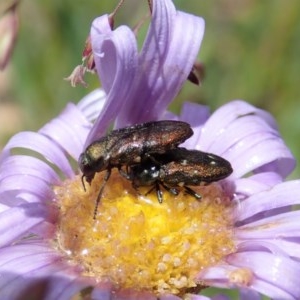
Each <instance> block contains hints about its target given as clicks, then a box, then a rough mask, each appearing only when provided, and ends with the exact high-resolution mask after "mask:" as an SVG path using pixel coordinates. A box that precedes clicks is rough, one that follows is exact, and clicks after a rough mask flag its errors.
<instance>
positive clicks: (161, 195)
mask: <svg viewBox="0 0 300 300" xmlns="http://www.w3.org/2000/svg"><path fill="white" fill-rule="evenodd" d="M155 189H156V196H157V200H158V202H159V203H160V204H161V203H162V202H163V192H162V191H161V189H160V186H159V182H158V181H156V182H155Z"/></svg>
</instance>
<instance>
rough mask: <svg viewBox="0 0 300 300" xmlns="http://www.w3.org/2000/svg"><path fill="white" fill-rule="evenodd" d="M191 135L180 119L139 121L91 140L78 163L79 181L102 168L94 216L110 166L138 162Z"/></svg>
mask: <svg viewBox="0 0 300 300" xmlns="http://www.w3.org/2000/svg"><path fill="white" fill-rule="evenodd" d="M192 135H193V130H192V129H191V127H190V125H189V124H188V123H185V122H182V121H172V120H165V121H155V122H148V123H143V124H138V125H134V126H130V127H125V128H121V129H117V130H113V131H111V132H110V133H109V134H108V135H106V136H104V137H102V138H100V139H99V140H96V141H94V142H93V143H91V144H90V145H89V146H88V147H87V148H86V150H85V151H84V152H83V153H81V155H80V157H79V160H78V163H79V167H80V169H81V171H82V173H83V175H82V183H83V185H84V178H85V180H86V181H87V182H88V183H89V184H91V182H92V180H93V178H94V176H95V173H97V172H101V171H105V170H106V174H105V177H104V181H103V184H102V186H101V188H100V191H99V195H98V197H97V200H96V207H95V211H94V218H95V216H96V213H97V206H98V203H99V201H100V199H101V195H102V192H103V189H104V186H105V184H106V182H107V181H108V179H109V177H110V174H111V169H112V168H118V169H119V171H120V172H121V174H122V175H123V176H124V172H122V170H121V168H122V167H123V166H125V167H126V168H127V167H128V166H133V165H138V164H139V163H140V162H141V161H143V160H146V158H147V157H151V156H152V154H154V153H155V154H160V153H161V154H162V153H164V152H166V151H168V150H171V149H175V148H177V146H178V145H179V144H181V143H183V142H184V141H185V140H186V139H188V138H189V137H190V136H192Z"/></svg>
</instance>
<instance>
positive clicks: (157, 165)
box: [127, 148, 232, 203]
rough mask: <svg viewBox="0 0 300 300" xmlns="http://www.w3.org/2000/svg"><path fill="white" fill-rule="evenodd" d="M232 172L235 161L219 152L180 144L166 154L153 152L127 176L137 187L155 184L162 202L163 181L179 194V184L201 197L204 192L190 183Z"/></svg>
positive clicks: (223, 176) (206, 181)
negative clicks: (220, 154) (215, 152)
mask: <svg viewBox="0 0 300 300" xmlns="http://www.w3.org/2000/svg"><path fill="white" fill-rule="evenodd" d="M231 173H232V167H231V164H230V163H229V162H228V161H227V160H225V159H224V158H222V157H220V156H218V155H215V154H212V153H205V152H202V151H198V150H187V149H185V148H176V149H171V150H169V151H166V152H165V153H163V154H155V155H152V156H151V157H149V158H147V159H145V160H144V161H143V162H141V163H140V164H138V165H136V166H132V167H131V168H130V170H129V172H128V177H127V178H128V179H129V180H131V181H132V185H133V187H135V188H138V187H140V186H153V188H152V189H151V190H150V191H149V192H151V191H152V190H153V189H154V188H155V189H156V193H157V199H158V201H159V202H160V203H161V202H162V200H163V199H162V191H161V189H160V185H161V186H163V187H164V188H165V189H166V190H168V191H169V192H171V193H173V194H175V195H177V194H178V189H177V188H176V187H179V186H182V187H184V189H185V190H186V192H187V193H189V194H191V195H193V196H194V197H196V198H197V199H200V198H201V195H199V194H197V193H196V192H195V191H194V190H192V189H191V188H190V187H189V186H197V185H200V184H201V183H210V182H214V181H218V180H221V179H224V178H226V177H227V176H229V175H230V174H231ZM149 192H148V193H149Z"/></svg>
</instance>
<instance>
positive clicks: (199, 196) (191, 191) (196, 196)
mask: <svg viewBox="0 0 300 300" xmlns="http://www.w3.org/2000/svg"><path fill="white" fill-rule="evenodd" d="M184 189H185V190H186V192H187V194H189V195H192V196H194V197H195V198H196V199H197V200H200V199H201V198H202V196H201V195H200V194H198V193H197V192H195V191H194V190H192V189H191V188H190V187H188V186H186V185H185V186H184Z"/></svg>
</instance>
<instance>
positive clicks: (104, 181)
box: [93, 169, 111, 220]
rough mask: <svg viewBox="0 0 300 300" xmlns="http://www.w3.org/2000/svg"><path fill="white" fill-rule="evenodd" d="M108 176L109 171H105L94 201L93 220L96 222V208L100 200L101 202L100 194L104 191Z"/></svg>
mask: <svg viewBox="0 0 300 300" xmlns="http://www.w3.org/2000/svg"><path fill="white" fill-rule="evenodd" d="M110 174H111V169H107V171H106V174H105V176H104V179H103V182H102V185H101V187H100V190H99V194H98V196H97V199H96V204H95V208H94V217H93V219H94V220H96V216H97V211H98V206H99V203H100V200H101V197H102V193H103V191H104V187H105V185H106V183H107V181H108V179H109V177H110Z"/></svg>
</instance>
